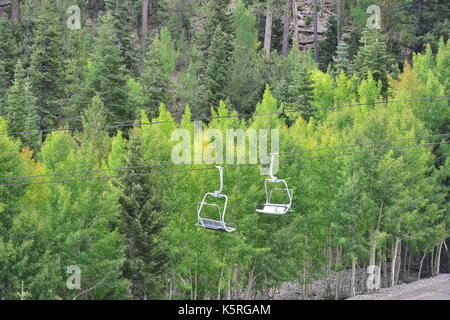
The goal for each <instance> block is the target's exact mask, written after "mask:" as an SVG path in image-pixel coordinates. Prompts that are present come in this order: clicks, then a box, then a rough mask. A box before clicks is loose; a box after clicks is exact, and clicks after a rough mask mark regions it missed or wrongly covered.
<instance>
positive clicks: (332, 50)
mask: <svg viewBox="0 0 450 320" xmlns="http://www.w3.org/2000/svg"><path fill="white" fill-rule="evenodd" d="M341 42H342V41H341ZM337 47H338V39H337V21H336V18H334V17H333V18H330V20H328V22H327V31H326V32H325V40H322V41H320V42H319V67H320V69H321V70H322V71H326V70H327V68H328V66H329V65H330V64H333V57H334V55H335V54H336V48H337Z"/></svg>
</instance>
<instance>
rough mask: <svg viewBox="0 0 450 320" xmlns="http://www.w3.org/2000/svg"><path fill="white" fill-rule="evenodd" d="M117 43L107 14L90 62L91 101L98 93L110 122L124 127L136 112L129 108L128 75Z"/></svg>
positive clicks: (111, 20) (110, 16) (112, 19)
mask: <svg viewBox="0 0 450 320" xmlns="http://www.w3.org/2000/svg"><path fill="white" fill-rule="evenodd" d="M117 43H118V39H117V36H116V32H115V30H114V18H113V17H112V15H111V14H110V13H107V14H105V15H104V16H103V17H102V18H101V24H100V27H99V30H98V38H97V41H96V44H95V48H94V53H93V55H92V58H91V59H92V69H93V70H92V72H91V73H90V75H89V77H90V81H89V82H90V89H91V93H90V97H93V96H95V92H97V93H98V95H99V96H100V98H101V99H102V100H103V102H104V104H105V107H106V108H107V110H108V113H109V114H108V121H109V122H119V123H124V122H128V121H130V120H132V119H134V118H135V114H134V112H135V110H134V109H131V108H130V106H129V105H128V95H127V72H126V69H125V65H124V59H123V57H122V55H121V49H120V47H119V45H118V44H117Z"/></svg>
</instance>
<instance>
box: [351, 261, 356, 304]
mask: <svg viewBox="0 0 450 320" xmlns="http://www.w3.org/2000/svg"><path fill="white" fill-rule="evenodd" d="M355 282H356V259H353V260H352V285H351V288H350V296H351V297H354V296H356V287H355Z"/></svg>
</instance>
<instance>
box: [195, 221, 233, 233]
mask: <svg viewBox="0 0 450 320" xmlns="http://www.w3.org/2000/svg"><path fill="white" fill-rule="evenodd" d="M197 225H198V226H200V227H204V228H206V229H209V230H214V231H220V232H226V233H229V232H233V231H235V230H236V228H231V227H229V226H228V225H227V224H226V223H225V222H223V221H218V220H211V219H205V218H200V219H199V220H198V224H197Z"/></svg>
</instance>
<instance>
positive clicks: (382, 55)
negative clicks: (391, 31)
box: [354, 29, 395, 92]
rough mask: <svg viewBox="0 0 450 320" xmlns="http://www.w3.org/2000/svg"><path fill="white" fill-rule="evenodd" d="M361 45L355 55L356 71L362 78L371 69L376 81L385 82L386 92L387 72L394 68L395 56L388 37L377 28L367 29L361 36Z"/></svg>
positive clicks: (385, 88) (384, 88)
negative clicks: (390, 50) (391, 50)
mask: <svg viewBox="0 0 450 320" xmlns="http://www.w3.org/2000/svg"><path fill="white" fill-rule="evenodd" d="M360 43H361V45H362V46H361V47H360V49H359V51H358V54H357V55H356V57H355V60H354V63H355V72H356V74H357V76H358V78H359V79H360V80H362V79H365V78H366V77H367V74H368V72H369V71H371V72H372V74H373V77H374V79H375V80H376V81H378V80H381V81H382V83H383V92H386V90H387V86H388V81H387V74H388V73H389V72H390V71H391V70H393V66H394V64H395V58H394V57H393V56H392V54H391V53H390V52H389V50H388V47H387V37H386V35H384V34H382V33H381V31H380V30H377V29H365V30H364V31H363V32H362V36H361V40H360Z"/></svg>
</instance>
